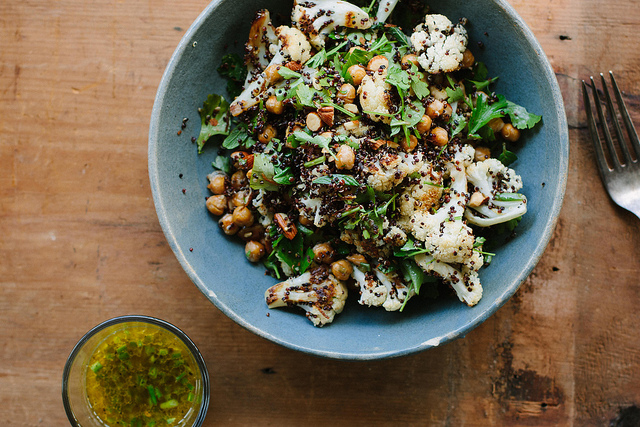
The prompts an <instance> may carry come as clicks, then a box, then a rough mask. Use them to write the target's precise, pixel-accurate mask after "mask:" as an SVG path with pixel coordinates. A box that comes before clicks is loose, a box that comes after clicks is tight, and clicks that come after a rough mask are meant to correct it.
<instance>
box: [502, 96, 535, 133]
mask: <svg viewBox="0 0 640 427" xmlns="http://www.w3.org/2000/svg"><path fill="white" fill-rule="evenodd" d="M505 112H506V113H507V114H509V118H510V119H511V124H512V125H514V126H515V127H516V128H518V129H531V128H532V127H534V126H535V125H536V123H538V122H539V121H540V119H541V118H542V117H541V116H538V115H535V114H532V113H529V112H528V111H527V110H526V108H524V107H522V106H520V105H518V104H514V103H513V102H511V101H507V108H505Z"/></svg>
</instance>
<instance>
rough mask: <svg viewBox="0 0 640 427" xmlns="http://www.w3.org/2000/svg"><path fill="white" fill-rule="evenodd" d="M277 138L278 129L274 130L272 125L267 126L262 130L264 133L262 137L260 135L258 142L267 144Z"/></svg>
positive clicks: (261, 134)
mask: <svg viewBox="0 0 640 427" xmlns="http://www.w3.org/2000/svg"><path fill="white" fill-rule="evenodd" d="M275 137H276V128H274V127H273V126H271V125H266V126H265V127H264V128H263V129H262V132H260V135H258V141H260V142H262V143H263V144H266V143H268V142H269V141H271V139H272V138H275Z"/></svg>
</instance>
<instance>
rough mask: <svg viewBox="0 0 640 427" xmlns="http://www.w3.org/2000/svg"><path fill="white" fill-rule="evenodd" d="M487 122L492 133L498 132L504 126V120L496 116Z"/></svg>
mask: <svg viewBox="0 0 640 427" xmlns="http://www.w3.org/2000/svg"><path fill="white" fill-rule="evenodd" d="M487 124H488V125H489V127H490V128H491V130H492V131H493V133H498V132H500V131H501V130H502V128H503V127H504V120H502V119H501V118H500V117H496V118H495V119H493V120H491V121H490V122H489V123H487Z"/></svg>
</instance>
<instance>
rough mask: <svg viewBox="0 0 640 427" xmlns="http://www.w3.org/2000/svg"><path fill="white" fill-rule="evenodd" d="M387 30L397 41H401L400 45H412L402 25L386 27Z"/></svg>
mask: <svg viewBox="0 0 640 427" xmlns="http://www.w3.org/2000/svg"><path fill="white" fill-rule="evenodd" d="M385 30H386V32H387V33H389V34H390V35H391V36H392V37H393V39H394V40H395V41H397V42H398V43H399V47H411V43H410V42H409V38H408V37H407V35H406V34H405V33H403V32H402V30H401V29H400V27H386V28H385Z"/></svg>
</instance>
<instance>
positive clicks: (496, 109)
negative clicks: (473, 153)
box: [469, 92, 507, 139]
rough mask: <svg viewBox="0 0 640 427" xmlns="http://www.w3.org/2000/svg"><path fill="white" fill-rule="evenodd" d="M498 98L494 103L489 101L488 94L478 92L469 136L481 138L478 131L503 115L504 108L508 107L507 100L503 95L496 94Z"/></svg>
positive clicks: (472, 112)
mask: <svg viewBox="0 0 640 427" xmlns="http://www.w3.org/2000/svg"><path fill="white" fill-rule="evenodd" d="M496 96H497V98H498V100H497V101H495V102H494V103H492V104H489V103H488V101H487V95H485V94H484V93H483V92H480V93H479V94H478V99H477V100H476V107H475V108H474V109H473V111H471V116H470V117H469V138H476V139H481V138H482V137H481V136H480V135H479V134H478V131H479V130H480V129H481V128H482V127H483V126H485V125H487V124H488V123H489V122H490V121H491V120H493V119H495V118H498V117H503V116H504V111H503V110H504V109H505V108H506V107H507V100H506V99H504V96H502V95H496Z"/></svg>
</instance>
